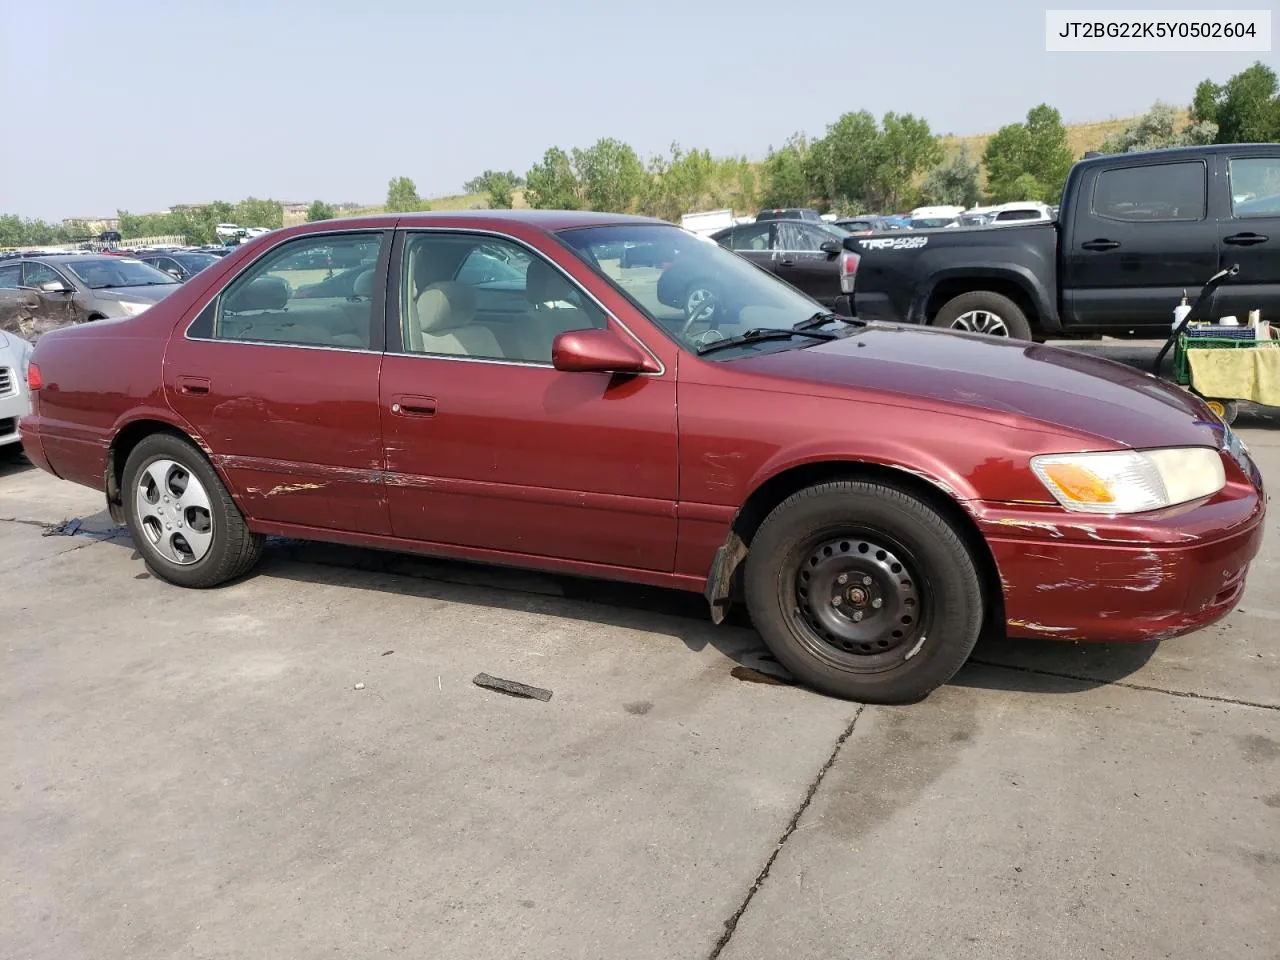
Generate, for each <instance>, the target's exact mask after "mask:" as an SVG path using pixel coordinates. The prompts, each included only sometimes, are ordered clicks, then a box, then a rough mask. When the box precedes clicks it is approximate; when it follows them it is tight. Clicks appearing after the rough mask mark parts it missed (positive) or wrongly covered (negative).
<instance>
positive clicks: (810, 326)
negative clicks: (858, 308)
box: [791, 310, 867, 332]
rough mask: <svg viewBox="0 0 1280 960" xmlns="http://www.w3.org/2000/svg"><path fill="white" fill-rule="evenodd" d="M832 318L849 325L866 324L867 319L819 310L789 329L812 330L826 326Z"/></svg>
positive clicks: (797, 330) (798, 330)
mask: <svg viewBox="0 0 1280 960" xmlns="http://www.w3.org/2000/svg"><path fill="white" fill-rule="evenodd" d="M832 320H839V321H840V322H841V323H847V324H849V325H850V326H853V325H854V324H858V325H860V326H866V323H867V321H865V320H859V319H858V318H857V317H846V316H843V315H841V314H839V313H832V312H831V311H830V310H819V311H818V312H817V313H815V314H814V315H813V316H812V317H810V318H809V319H808V320H801V321H800V322H799V323H797V324H796V325H795V326H793V327H792V328H791V329H792V330H795V331H796V332H803V331H805V330H814V329H816V328H818V327H822V326H826V325H827V324H828V323H830V322H831V321H832Z"/></svg>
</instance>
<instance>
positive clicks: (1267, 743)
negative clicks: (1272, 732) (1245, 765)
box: [1236, 733, 1280, 763]
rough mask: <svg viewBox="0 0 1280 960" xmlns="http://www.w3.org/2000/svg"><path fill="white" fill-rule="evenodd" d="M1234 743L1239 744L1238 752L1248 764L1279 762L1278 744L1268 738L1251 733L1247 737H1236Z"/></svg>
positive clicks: (1279, 749)
mask: <svg viewBox="0 0 1280 960" xmlns="http://www.w3.org/2000/svg"><path fill="white" fill-rule="evenodd" d="M1236 742H1238V743H1239V744H1240V751H1241V752H1242V753H1243V754H1244V758H1245V759H1246V760H1248V761H1249V762H1250V763H1266V762H1267V761H1268V760H1280V743H1276V741H1274V740H1272V739H1271V738H1270V737H1264V736H1262V735H1261V734H1258V733H1251V734H1249V735H1248V736H1244V737H1236Z"/></svg>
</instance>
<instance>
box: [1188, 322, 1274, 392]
mask: <svg viewBox="0 0 1280 960" xmlns="http://www.w3.org/2000/svg"><path fill="white" fill-rule="evenodd" d="M1188 344H1191V346H1190V348H1189V349H1191V350H1249V349H1252V348H1254V347H1272V346H1274V345H1275V341H1274V340H1236V339H1231V338H1228V337H1188V336H1187V335H1186V334H1185V333H1182V334H1179V335H1178V342H1177V344H1176V345H1175V347H1174V351H1173V382H1174V383H1176V384H1178V386H1180V387H1189V386H1191V364H1190V363H1189V362H1188V361H1187V350H1188V346H1187V345H1188Z"/></svg>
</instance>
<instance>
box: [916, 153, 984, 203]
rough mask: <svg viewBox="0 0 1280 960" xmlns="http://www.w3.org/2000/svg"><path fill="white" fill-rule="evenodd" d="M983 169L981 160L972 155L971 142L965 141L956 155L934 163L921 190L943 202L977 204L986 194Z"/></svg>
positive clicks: (929, 199)
mask: <svg viewBox="0 0 1280 960" xmlns="http://www.w3.org/2000/svg"><path fill="white" fill-rule="evenodd" d="M981 172H982V168H981V167H980V166H979V164H978V161H976V160H974V159H972V158H971V157H970V155H969V148H968V146H966V145H964V144H961V146H960V150H959V152H958V153H956V155H955V156H954V157H952V158H951V159H950V160H948V161H947V162H945V163H942V164H939V165H938V166H936V167H934V168H933V170H931V171H930V172H929V175H928V176H927V177H925V178H924V183H923V184H922V185H921V192H922V193H923V194H924V200H925V202H926V203H931V204H938V205H940V206H941V205H946V206H958V207H973V206H976V205H977V203H978V200H979V199H981V197H982V183H981Z"/></svg>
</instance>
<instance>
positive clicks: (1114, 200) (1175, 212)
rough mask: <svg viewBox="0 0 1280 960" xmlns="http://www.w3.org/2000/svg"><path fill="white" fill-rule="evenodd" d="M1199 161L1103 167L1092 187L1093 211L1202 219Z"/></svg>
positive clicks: (1112, 216) (1118, 216)
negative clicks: (1107, 168)
mask: <svg viewBox="0 0 1280 960" xmlns="http://www.w3.org/2000/svg"><path fill="white" fill-rule="evenodd" d="M1205 169H1206V168H1205V164H1204V162H1203V161H1201V160H1189V161H1183V162H1179V163H1156V164H1145V165H1143V166H1137V167H1118V168H1116V169H1113V170H1103V171H1102V172H1101V173H1099V174H1098V179H1097V181H1096V182H1095V183H1094V186H1093V213H1094V214H1095V215H1096V216H1099V217H1105V218H1106V219H1108V220H1127V221H1135V222H1145V221H1151V220H1165V221H1168V220H1203V219H1204V215H1205V192H1206V191H1205Z"/></svg>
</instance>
